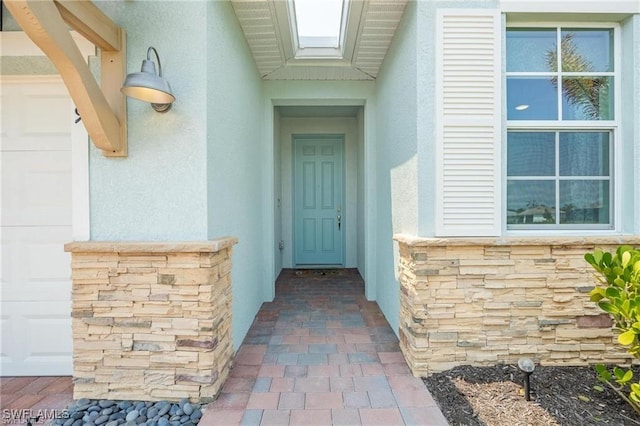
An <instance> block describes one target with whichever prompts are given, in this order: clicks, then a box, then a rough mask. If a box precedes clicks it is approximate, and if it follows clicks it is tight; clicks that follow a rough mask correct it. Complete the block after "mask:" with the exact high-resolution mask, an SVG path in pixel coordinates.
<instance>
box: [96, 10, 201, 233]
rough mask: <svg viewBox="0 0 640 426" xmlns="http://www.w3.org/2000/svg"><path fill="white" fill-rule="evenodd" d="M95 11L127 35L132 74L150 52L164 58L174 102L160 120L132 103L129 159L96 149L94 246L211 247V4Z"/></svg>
mask: <svg viewBox="0 0 640 426" xmlns="http://www.w3.org/2000/svg"><path fill="white" fill-rule="evenodd" d="M96 4H97V6H98V7H100V8H101V9H102V10H103V11H104V12H105V13H106V14H107V15H108V16H109V17H111V19H113V20H114V21H115V22H116V23H117V24H119V25H120V26H122V27H123V28H124V29H125V30H126V31H127V71H128V72H135V71H139V70H140V66H141V64H142V60H143V59H144V58H146V54H147V48H148V47H149V46H154V47H155V48H156V49H157V50H158V53H159V55H160V60H161V63H162V70H163V73H164V76H165V77H166V78H167V80H168V81H169V83H170V84H171V87H172V89H173V91H174V94H175V96H176V102H175V104H174V106H173V109H171V111H169V112H167V113H165V114H160V113H157V112H155V111H154V110H153V109H151V106H150V105H149V104H147V103H144V102H141V101H138V100H133V99H129V100H128V104H127V106H128V129H129V143H128V146H129V156H128V157H127V158H122V159H114V158H106V157H104V156H103V155H102V153H101V151H99V150H97V149H96V148H95V147H94V146H93V145H92V147H91V151H90V193H91V197H90V202H91V239H92V240H142V241H169V240H202V239H206V238H207V236H208V233H207V210H206V209H207V202H206V201H207V191H206V161H207V157H206V134H207V96H206V94H207V92H206V84H207V79H206V75H207V62H206V61H205V60H203V57H204V56H205V55H206V45H207V41H208V40H207V31H206V28H207V20H206V3H204V2H166V1H162V2H154V1H136V2H120V1H116V2H111V1H109V2H102V1H98V2H96ZM194 28H201V29H202V30H201V31H194V30H193V29H194Z"/></svg>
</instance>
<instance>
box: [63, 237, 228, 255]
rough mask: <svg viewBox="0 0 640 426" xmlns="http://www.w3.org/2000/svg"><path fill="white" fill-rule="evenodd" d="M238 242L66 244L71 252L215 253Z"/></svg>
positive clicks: (93, 242) (216, 240)
mask: <svg viewBox="0 0 640 426" xmlns="http://www.w3.org/2000/svg"><path fill="white" fill-rule="evenodd" d="M237 243H238V238H236V237H222V238H217V239H215V240H208V241H74V242H71V243H67V244H65V245H64V251H66V252H71V253H215V252H218V251H220V250H224V249H226V248H229V247H231V246H233V245H235V244H237Z"/></svg>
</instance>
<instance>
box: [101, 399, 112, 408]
mask: <svg viewBox="0 0 640 426" xmlns="http://www.w3.org/2000/svg"><path fill="white" fill-rule="evenodd" d="M98 405H99V406H100V407H102V408H109V407H112V406H114V405H116V402H115V401H111V400H108V399H102V400H100V401H98Z"/></svg>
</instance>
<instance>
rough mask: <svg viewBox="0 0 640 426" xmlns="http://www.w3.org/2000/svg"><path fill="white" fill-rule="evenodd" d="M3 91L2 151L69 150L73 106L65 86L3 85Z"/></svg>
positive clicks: (1, 100) (35, 84) (0, 100)
mask: <svg viewBox="0 0 640 426" xmlns="http://www.w3.org/2000/svg"><path fill="white" fill-rule="evenodd" d="M2 92H3V96H2V98H0V102H2V128H3V129H2V132H3V139H2V150H3V151H32V150H38V151H40V150H60V149H68V147H69V131H70V128H71V125H70V124H71V123H72V122H73V120H74V114H73V110H74V107H73V103H72V102H71V99H70V98H69V96H68V94H67V91H66V89H65V87H64V86H63V85H62V84H52V83H29V84H24V83H21V84H19V83H16V84H11V83H3V85H2ZM79 125H81V124H79Z"/></svg>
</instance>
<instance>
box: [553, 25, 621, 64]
mask: <svg viewBox="0 0 640 426" xmlns="http://www.w3.org/2000/svg"><path fill="white" fill-rule="evenodd" d="M561 43H562V71H569V72H603V71H613V30H612V29H573V28H572V29H564V30H563V31H562V42H561Z"/></svg>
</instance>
